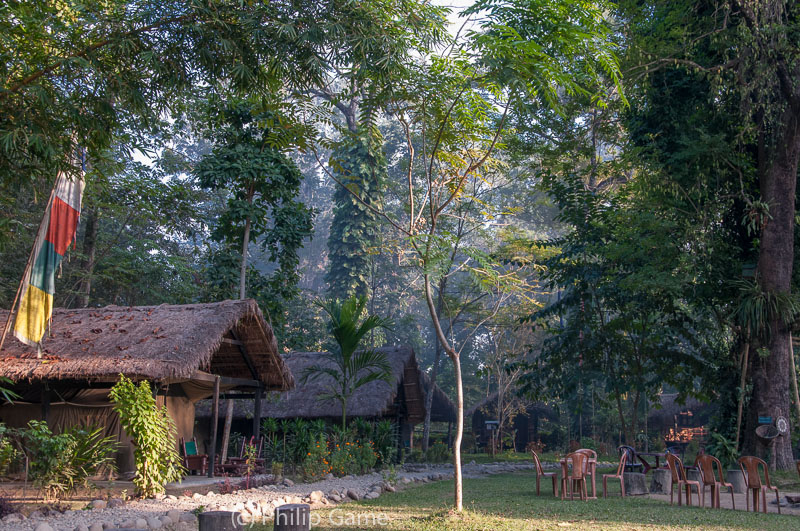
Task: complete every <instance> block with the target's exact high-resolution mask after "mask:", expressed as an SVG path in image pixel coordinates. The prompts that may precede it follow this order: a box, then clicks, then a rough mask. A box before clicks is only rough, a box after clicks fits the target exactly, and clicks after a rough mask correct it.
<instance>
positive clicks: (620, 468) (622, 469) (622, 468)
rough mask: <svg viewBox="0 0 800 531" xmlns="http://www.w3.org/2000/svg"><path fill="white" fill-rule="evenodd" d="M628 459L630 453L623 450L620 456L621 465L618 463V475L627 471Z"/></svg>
mask: <svg viewBox="0 0 800 531" xmlns="http://www.w3.org/2000/svg"><path fill="white" fill-rule="evenodd" d="M627 460H628V453H627V452H622V455H620V456H619V465H617V475H618V476H621V475H622V474H624V473H625V465H626V461H627Z"/></svg>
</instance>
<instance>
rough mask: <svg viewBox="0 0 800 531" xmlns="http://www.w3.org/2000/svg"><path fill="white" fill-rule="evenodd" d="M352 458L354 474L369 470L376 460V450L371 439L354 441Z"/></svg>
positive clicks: (373, 466) (364, 472)
mask: <svg viewBox="0 0 800 531" xmlns="http://www.w3.org/2000/svg"><path fill="white" fill-rule="evenodd" d="M353 457H354V458H355V459H354V463H353V466H354V469H355V470H354V472H352V473H354V474H366V473H367V472H371V471H372V469H373V468H375V465H376V464H377V462H378V452H376V451H375V445H374V444H373V442H372V441H366V442H361V441H358V440H357V441H356V442H355V445H354V450H353Z"/></svg>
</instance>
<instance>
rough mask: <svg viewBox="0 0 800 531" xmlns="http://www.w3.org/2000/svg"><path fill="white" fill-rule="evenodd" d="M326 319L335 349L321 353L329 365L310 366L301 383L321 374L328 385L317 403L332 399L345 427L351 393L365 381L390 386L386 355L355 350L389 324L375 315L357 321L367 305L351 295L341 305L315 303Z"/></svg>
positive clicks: (362, 299)
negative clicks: (338, 408)
mask: <svg viewBox="0 0 800 531" xmlns="http://www.w3.org/2000/svg"><path fill="white" fill-rule="evenodd" d="M315 304H317V305H318V306H319V307H320V308H322V309H323V310H325V312H326V313H327V314H328V315H329V316H330V322H329V323H328V330H329V331H330V332H331V335H333V339H334V341H335V342H336V347H335V348H334V349H332V350H331V352H325V353H324V354H322V355H323V356H324V357H326V358H327V359H328V360H329V362H330V363H325V364H317V365H312V366H311V367H308V368H306V369H305V370H304V371H303V374H302V377H301V382H303V383H306V382H308V381H313V380H316V379H317V378H320V377H322V376H324V375H328V376H329V377H330V380H331V383H330V385H329V386H328V389H327V391H326V392H324V393H321V394H320V395H319V396H318V398H319V399H320V400H336V401H338V402H339V403H340V404H341V406H342V428H346V426H347V400H348V399H349V398H350V397H351V396H352V395H353V393H354V392H355V391H356V389H358V388H359V387H361V386H362V385H366V384H368V383H369V382H373V381H376V380H383V381H385V382H386V383H388V384H390V385H391V384H392V369H391V366H390V365H389V360H388V358H387V357H386V354H384V353H383V352H378V351H376V350H373V349H361V350H358V345H359V343H361V340H362V339H364V336H366V335H367V334H368V333H369V332H371V331H372V330H374V329H376V328H379V327H380V328H387V329H388V328H389V326H391V321H390V320H388V319H383V318H381V317H379V316H377V315H369V316H367V318H366V319H364V320H363V321H361V315H362V314H363V313H364V308H365V307H366V305H367V298H366V297H357V296H355V295H353V296H352V297H350V298H349V299H347V300H345V301H344V302H340V301H338V300H329V301H320V300H317V301H315Z"/></svg>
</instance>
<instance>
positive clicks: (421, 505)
mask: <svg viewBox="0 0 800 531" xmlns="http://www.w3.org/2000/svg"><path fill="white" fill-rule="evenodd" d="M598 487H600V485H598ZM614 490H615V491H618V488H615V489H614ZM551 492H552V491H551V490H550V487H549V486H545V487H544V491H543V493H542V496H539V497H537V496H536V495H535V482H534V476H533V475H532V474H527V473H519V474H505V475H497V476H491V477H488V478H482V479H468V480H465V481H464V507H465V511H464V513H463V514H461V515H453V514H451V513H450V511H449V504H450V502H451V499H452V482H450V481H440V482H436V483H431V484H426V485H422V486H419V487H411V488H408V489H405V490H403V491H401V492H398V493H395V494H389V493H387V494H384V495H383V496H381V497H380V498H378V499H376V500H367V501H361V502H357V503H349V504H343V505H339V506H337V507H336V508H334V509H325V510H319V511H314V517H313V519H314V522H312V523H313V524H314V526H313V528H314V529H390V530H398V531H399V530H404V531H405V530H442V529H456V530H470V531H472V530H486V531H489V530H491V531H494V530H509V531H511V530H519V529H530V530H556V529H558V530H563V529H610V530H626V531H627V530H631V531H632V530H634V529H636V530H638V529H665V530H679V529H680V530H683V529H714V530H724V529H758V530H762V529H763V530H769V529H775V530H780V531H787V530H789V529H798V528H800V519H798V517H796V516H786V515H777V514H766V515H765V514H760V513H759V514H754V513H745V512H744V511H729V510H711V509H700V508H696V507H688V508H687V507H681V508H679V507H678V506H670V505H668V504H666V503H663V502H658V501H655V500H650V499H646V498H639V497H636V498H633V497H628V498H625V499H621V498H618V497H617V498H608V499H602V498H601V499H598V500H590V501H588V502H581V501H577V500H576V501H572V502H571V501H569V500H565V501H563V502H562V501H561V500H560V499H556V498H553V497H552V495H551ZM379 518H382V520H379ZM317 519H319V522H317V521H316V520H317ZM359 520H360V522H361V523H360V525H359V524H358V522H359ZM381 522H384V523H383V525H381ZM255 529H259V531H266V530H267V529H272V527H271V525H270V526H267V527H260V528H258V527H256V528H255Z"/></svg>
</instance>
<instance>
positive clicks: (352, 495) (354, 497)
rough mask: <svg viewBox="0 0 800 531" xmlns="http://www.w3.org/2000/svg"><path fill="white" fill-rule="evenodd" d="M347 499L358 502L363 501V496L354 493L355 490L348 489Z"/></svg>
mask: <svg viewBox="0 0 800 531" xmlns="http://www.w3.org/2000/svg"><path fill="white" fill-rule="evenodd" d="M347 497H348V498H350V499H351V500H356V501H358V500H360V499H361V496H360V495H359V494H358V492H356V491H354V490H353V489H347Z"/></svg>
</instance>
